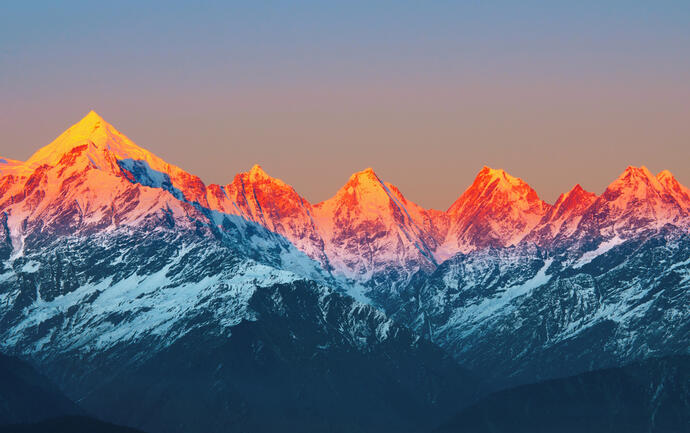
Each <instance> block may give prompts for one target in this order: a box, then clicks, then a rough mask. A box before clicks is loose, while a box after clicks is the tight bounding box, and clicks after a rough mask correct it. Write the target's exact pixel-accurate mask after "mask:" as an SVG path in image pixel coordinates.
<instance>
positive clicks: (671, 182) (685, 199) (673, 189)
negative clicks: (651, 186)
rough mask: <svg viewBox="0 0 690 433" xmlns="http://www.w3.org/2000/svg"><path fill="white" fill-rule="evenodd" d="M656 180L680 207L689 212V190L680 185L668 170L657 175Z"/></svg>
mask: <svg viewBox="0 0 690 433" xmlns="http://www.w3.org/2000/svg"><path fill="white" fill-rule="evenodd" d="M656 179H657V180H658V181H659V183H660V184H661V185H662V186H663V187H664V188H666V190H667V191H668V192H669V193H671V195H672V196H673V197H674V198H675V199H676V201H678V203H679V204H680V205H681V206H683V207H684V208H685V209H686V210H689V211H690V189H688V188H687V187H685V186H684V185H681V183H680V182H678V180H676V178H675V177H674V176H673V174H671V172H670V171H668V170H664V171H662V172H660V173H659V174H657V175H656Z"/></svg>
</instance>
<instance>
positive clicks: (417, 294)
mask: <svg viewBox="0 0 690 433" xmlns="http://www.w3.org/2000/svg"><path fill="white" fill-rule="evenodd" d="M689 221H690V193H689V192H688V189H687V188H686V187H684V186H683V185H681V184H680V183H678V181H677V180H676V179H675V178H673V176H672V175H671V174H670V173H669V172H667V171H663V172H661V173H659V174H658V175H657V176H653V175H652V174H651V173H650V172H649V170H647V169H646V168H644V167H641V168H635V167H629V168H627V169H626V170H625V171H624V172H623V174H621V176H620V177H619V178H618V179H616V180H615V181H614V182H613V183H611V185H609V187H608V188H607V189H606V191H604V193H603V194H601V195H600V196H597V195H595V194H593V193H590V192H587V191H584V190H583V189H582V188H581V187H580V186H579V185H577V186H575V187H574V188H573V189H572V190H571V191H569V192H568V193H565V194H563V195H561V197H559V199H558V201H557V202H556V203H555V204H554V205H549V204H547V203H545V202H544V201H542V200H541V199H539V197H538V196H537V194H536V192H535V191H534V190H533V189H532V188H531V187H530V186H529V185H527V184H526V183H525V182H524V181H522V180H520V179H518V178H515V177H512V176H510V175H509V174H507V173H505V172H504V171H503V170H494V169H490V168H488V167H485V168H483V169H482V170H481V171H480V172H479V174H478V175H477V177H476V179H475V181H474V183H473V184H472V185H471V186H470V187H469V188H468V189H467V190H466V191H465V192H464V193H463V194H462V195H461V196H460V198H459V199H458V200H457V201H456V202H455V203H454V204H453V205H452V206H451V207H450V208H449V209H448V211H446V212H442V211H435V210H427V209H424V208H422V207H420V206H418V205H416V204H414V203H413V202H411V201H410V200H408V199H406V198H405V197H404V196H403V194H402V193H401V192H400V191H399V190H398V189H397V188H396V187H395V186H394V185H392V184H390V183H388V182H385V181H382V180H381V179H380V178H379V176H378V175H376V173H375V172H374V171H373V170H371V169H367V170H364V171H362V172H358V173H355V174H353V175H352V177H351V178H350V179H349V180H348V181H347V183H346V184H345V185H344V186H343V187H342V188H341V189H340V190H339V191H338V192H337V193H336V195H335V196H334V197H332V198H331V199H328V200H326V201H324V202H322V203H318V204H311V203H309V202H308V201H307V200H306V199H304V198H303V197H301V196H300V195H299V194H298V193H297V192H296V191H295V190H294V189H293V188H292V187H291V186H289V185H288V184H286V183H285V182H283V181H281V180H279V179H275V178H272V177H270V176H269V175H268V174H267V173H265V172H264V171H263V170H262V169H261V167H259V166H255V167H253V168H252V169H251V170H250V171H249V172H247V173H241V174H238V175H237V176H235V178H234V180H233V181H232V182H231V183H229V184H226V185H208V186H207V185H205V184H204V183H203V182H202V181H201V180H200V179H199V178H198V177H196V176H193V175H191V174H188V173H186V172H185V171H183V170H182V169H180V168H178V167H175V166H172V165H170V164H167V163H166V162H164V161H163V160H161V159H160V158H159V157H157V156H155V155H153V154H152V153H150V152H148V151H146V150H144V149H142V148H140V147H138V146H137V145H136V144H134V143H133V142H132V141H131V140H129V139H128V138H127V137H125V136H124V135H123V134H121V133H120V132H119V131H117V130H116V129H115V128H114V127H112V126H111V125H109V124H108V123H107V122H105V121H104V120H103V119H102V118H101V117H100V116H98V115H97V114H96V113H94V112H91V113H89V114H88V115H87V116H86V117H85V118H84V119H82V120H81V121H80V122H79V123H77V124H76V125H74V126H73V127H72V128H70V129H68V130H67V131H66V132H65V133H63V134H62V135H60V136H59V137H58V138H57V139H56V140H55V141H54V142H53V143H51V144H50V145H48V146H46V147H44V148H42V149H40V150H39V151H38V152H36V153H35V154H34V155H33V156H32V157H31V158H29V160H28V161H26V162H20V161H13V160H9V159H7V158H0V258H2V260H3V262H2V263H3V264H2V269H1V270H0V272H2V273H1V274H0V287H2V292H1V293H0V305H1V306H3V307H4V310H2V311H3V313H2V314H3V318H1V319H0V322H2V323H3V329H5V330H6V332H5V334H4V335H3V338H5V341H8V342H10V343H11V344H14V345H17V346H22V347H26V348H27V349H26V350H30V351H33V350H35V351H37V352H41V351H42V350H44V349H43V348H49V347H62V348H65V347H67V346H69V347H70V348H80V347H84V348H88V347H103V348H107V347H110V346H109V345H111V344H118V342H119V341H133V340H137V339H140V338H147V339H150V340H151V341H152V342H155V344H159V345H164V344H167V343H166V341H167V342H169V341H174V339H175V338H181V336H183V333H182V332H183V331H182V330H184V329H188V328H189V327H190V326H192V327H193V326H194V323H195V322H194V321H195V320H196V319H197V318H196V317H195V316H194V314H195V313H194V312H195V311H197V310H200V309H201V310H208V309H211V308H217V309H218V311H219V313H222V315H223V317H224V319H223V320H221V319H220V318H219V319H218V320H219V322H218V323H219V325H218V329H220V330H223V329H226V328H228V327H231V326H233V324H236V323H237V320H243V319H247V320H250V319H251V313H250V312H249V310H248V309H247V308H246V304H247V302H248V301H247V297H248V296H249V297H251V296H252V290H254V289H252V287H264V286H266V285H270V284H274V283H277V282H289V281H297V280H314V281H317V282H318V283H319V284H320V286H323V287H334V288H338V289H344V290H345V291H346V292H347V293H349V294H351V295H352V296H354V297H356V298H357V299H358V300H361V301H368V302H372V303H374V304H375V305H376V306H378V307H380V308H382V309H384V310H385V311H386V312H387V313H389V314H394V315H395V316H396V317H397V318H399V320H401V321H403V323H405V324H408V325H410V326H412V327H414V328H415V329H417V330H418V331H419V332H420V333H423V334H424V335H427V336H428V337H429V338H431V339H433V341H435V342H437V343H439V344H441V345H443V346H444V347H445V348H447V349H449V350H450V351H451V352H452V353H454V354H455V355H457V356H458V359H461V360H463V361H466V362H468V363H469V364H471V365H478V366H481V365H484V363H485V365H492V364H491V360H492V359H498V358H500V357H505V359H513V360H515V363H514V364H511V365H497V366H496V371H497V372H501V371H503V372H508V371H509V370H510V369H511V368H515V367H516V365H521V366H522V367H520V371H519V372H517V373H515V374H516V375H519V374H524V375H527V374H528V372H529V371H532V372H534V371H537V370H538V368H537V367H535V364H534V363H535V362H537V361H536V360H535V359H533V358H530V354H533V353H543V354H545V355H544V356H546V357H548V356H554V357H555V356H556V355H555V354H556V353H557V351H556V349H555V348H557V347H560V346H564V347H566V346H567V345H572V344H576V343H578V342H582V341H585V340H579V338H580V336H583V335H590V336H592V335H593V336H602V335H603V336H606V338H607V339H608V340H607V342H606V343H604V342H602V341H603V340H602V338H603V337H597V338H599V339H598V340H597V339H596V338H595V339H594V340H593V341H596V343H597V344H599V343H601V347H603V348H604V350H603V351H602V352H599V353H598V354H596V356H594V355H592V358H596V359H597V362H599V363H600V364H606V362H608V361H611V362H614V361H615V360H618V359H622V358H626V357H634V356H637V355H642V354H644V353H646V352H645V351H649V352H650V353H656V351H662V349H663V347H679V344H680V343H687V341H686V340H683V338H682V336H683V335H688V333H687V326H688V325H687V320H688V319H687V318H688V316H689V314H688V310H687V307H686V305H689V303H688V302H687V285H688V278H689V277H688V268H689V267H690V265H689V264H688V263H689V262H688V259H687V257H685V256H684V251H685V252H687V250H688V249H689V247H688V242H687V233H688V227H690V225H689ZM153 234H156V235H160V236H161V237H162V239H165V241H164V242H163V241H155V242H154V241H153V240H152V241H151V242H150V243H148V244H147V243H146V242H147V241H146V240H147V239H149V237H148V236H153ZM151 239H153V238H151ZM165 242H167V243H169V244H170V245H171V246H174V248H176V250H175V251H173V250H171V251H170V252H169V253H167V254H162V255H161V256H160V260H161V262H160V263H157V264H156V265H155V266H154V265H150V267H146V266H147V265H146V264H147V263H148V260H149V259H146V258H144V259H142V257H141V254H144V257H149V255H155V254H156V251H157V250H156V248H163V249H164V250H166V248H167V247H165V245H164V244H165ZM89 244H91V248H88V245H89ZM74 254H78V255H80V256H79V257H81V258H80V260H83V261H85V262H89V264H90V266H93V267H95V269H100V273H99V274H87V273H83V272H82V273H81V274H80V273H79V272H77V270H76V268H75V266H74V264H73V263H70V261H73V260H74ZM226 256H227V257H226ZM65 257H71V259H70V260H66V259H65ZM151 260H153V259H151ZM179 262H184V263H186V266H187V267H181V265H180V263H179ZM196 262H198V263H200V264H204V263H207V262H208V266H202V267H201V268H200V270H198V271H191V270H190V269H195V268H194V267H193V266H192V265H191V263H196ZM108 263H111V264H110V265H109V264H108ZM195 272H196V274H198V275H196V274H195ZM200 275H203V277H201V276H200ZM133 287H136V289H133ZM324 290H325V289H324ZM106 301H107V302H106ZM221 301H222V304H223V305H217V304H215V302H221ZM8 312H12V313H11V314H10V313H8ZM535 312H539V313H538V314H537V313H535ZM75 313H78V314H76V315H75ZM638 317H642V318H643V319H644V320H643V319H640V320H641V321H637V320H638V319H637V318H638ZM655 323H661V324H662V325H659V327H656V326H654V324H655ZM224 324H225V325H224ZM72 325H74V326H75V328H71V327H70V326H72ZM89 327H95V329H97V330H98V335H102V337H99V338H98V339H96V340H93V339H87V338H86V335H87V333H84V332H82V330H83V329H85V328H89ZM640 327H641V328H640ZM602 329H603V330H602ZM684 331H685V332H684ZM81 334H83V335H81ZM94 335H95V334H94ZM94 335H91V336H92V337H94ZM80 337H84V338H85V339H80ZM94 338H95V337H94ZM157 338H160V341H158V340H156V339H157ZM166 339H167V340H166ZM170 339H172V340H170ZM655 339H656V340H655ZM58 340H59V341H60V342H59V343H58V342H57V341H58ZM513 340H515V341H519V342H520V343H519V344H518V345H511V344H505V342H506V341H508V342H510V341H513ZM655 341H656V342H655ZM657 342H658V343H657ZM60 344H64V345H67V346H60ZM582 344H585V343H582ZM492 348H494V349H495V348H499V349H501V350H504V351H500V350H499V351H498V352H496V351H493V352H492V350H494V349H492ZM552 351H553V352H552ZM470 352H472V353H474V355H473V356H474V358H471V359H470V358H469V355H467V356H466V354H468V353H470ZM577 362H579V361H577ZM583 362H584V361H583ZM574 368H575V367H574ZM554 374H555V373H554Z"/></svg>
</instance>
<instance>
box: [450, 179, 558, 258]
mask: <svg viewBox="0 0 690 433" xmlns="http://www.w3.org/2000/svg"><path fill="white" fill-rule="evenodd" d="M548 209H549V205H548V204H546V203H545V202H543V201H542V200H541V199H540V198H539V197H538V196H537V193H536V192H535V191H534V190H533V189H532V188H531V187H530V186H529V185H528V184H527V183H526V182H525V181H523V180H522V179H520V178H517V177H514V176H511V175H509V174H508V173H506V172H505V171H504V170H501V169H492V168H490V167H486V166H485V167H484V168H482V169H481V171H479V173H478V174H477V177H476V178H475V180H474V182H473V183H472V185H471V186H470V187H469V188H468V189H467V190H466V191H465V192H464V193H463V194H462V195H461V196H460V198H458V199H457V200H456V201H455V203H453V204H452V205H451V206H450V208H449V209H448V212H447V213H448V215H449V218H450V229H449V231H448V236H447V238H446V240H445V242H444V248H445V249H447V250H449V251H453V250H455V251H467V250H471V249H474V248H477V247H481V246H486V245H492V246H506V245H512V244H515V243H517V242H519V241H520V240H521V239H522V238H523V237H524V236H525V235H526V234H527V233H529V231H530V230H532V229H533V228H534V227H535V226H536V225H537V223H539V221H540V220H541V219H542V218H543V216H544V214H545V213H546V212H547V210H548Z"/></svg>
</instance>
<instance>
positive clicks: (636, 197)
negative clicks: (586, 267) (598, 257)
mask: <svg viewBox="0 0 690 433" xmlns="http://www.w3.org/2000/svg"><path fill="white" fill-rule="evenodd" d="M660 177H661V181H660V180H659V179H657V177H656V176H654V175H652V173H651V172H650V171H649V170H648V169H647V168H646V167H644V166H643V167H628V168H626V169H625V171H623V173H622V174H621V175H620V176H619V177H618V178H617V179H616V180H614V181H613V182H612V183H611V184H610V185H609V186H608V187H607V188H606V190H605V191H604V193H603V194H602V195H601V196H600V197H599V198H597V200H596V201H595V202H594V203H593V204H592V205H591V206H590V207H589V208H588V209H587V211H586V213H585V214H584V215H583V218H582V223H581V224H580V227H578V232H579V235H578V237H583V238H587V239H595V240H597V241H599V240H609V239H613V238H615V237H619V238H621V239H627V238H629V237H631V236H635V235H636V234H637V233H639V232H644V231H648V230H655V229H659V228H661V227H663V226H664V225H666V224H674V225H676V226H681V227H682V226H685V224H684V223H683V221H684V220H685V219H686V218H687V217H688V211H687V208H684V206H683V203H682V202H681V201H679V198H682V197H681V196H678V197H676V195H674V193H673V191H672V190H671V189H669V188H668V187H667V186H665V185H664V184H672V182H670V179H669V177H668V176H667V175H663V176H660ZM662 182H664V184H662ZM679 191H681V190H679Z"/></svg>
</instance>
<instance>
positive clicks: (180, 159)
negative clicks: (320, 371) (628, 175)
mask: <svg viewBox="0 0 690 433" xmlns="http://www.w3.org/2000/svg"><path fill="white" fill-rule="evenodd" d="M94 3H95V2H90V1H89V2H87V1H84V2H76V1H61V2H48V1H35V2H6V4H3V5H2V9H1V10H0V156H5V157H9V158H14V159H26V158H27V157H28V156H29V155H30V154H31V153H33V151H34V150H36V149H38V148H39V147H41V146H43V145H45V144H47V143H49V142H50V141H51V140H53V139H54V138H55V137H56V136H57V135H58V134H59V133H60V132H62V131H63V130H64V129H66V128H67V127H68V126H70V125H71V124H72V123H75V122H76V121H78V120H79V119H80V118H81V117H82V116H84V115H85V114H86V113H87V112H88V111H89V110H90V109H94V110H96V111H97V112H98V113H99V114H101V115H102V116H103V117H104V118H105V119H106V120H107V121H109V122H110V123H112V124H113V125H115V126H116V127H117V128H118V129H120V130H121V131H122V132H124V133H125V134H126V135H128V136H129V137H130V138H132V139H133V140H134V141H135V142H136V143H137V144H139V145H140V146H142V147H145V148H147V149H149V150H151V151H153V152H154V153H156V154H158V155H159V156H161V157H163V158H164V159H165V160H167V161H168V162H170V163H173V164H176V165H179V166H181V167H182V168H184V169H186V170H187V171H189V172H191V173H194V174H197V175H199V176H201V177H202V179H204V181H206V182H209V183H227V182H230V181H231V180H232V178H233V177H234V175H235V173H237V172H240V171H246V170H248V169H249V168H250V167H251V166H252V165H253V164H254V163H259V164H261V165H262V166H263V167H264V169H266V171H267V172H268V173H269V174H271V175H273V176H276V177H279V178H282V179H283V180H285V181H286V182H288V183H290V184H291V185H293V186H294V187H295V189H296V190H297V191H298V192H299V193H301V194H302V195H304V196H306V197H307V198H308V199H309V200H311V201H313V202H318V201H321V200H324V199H326V198H328V197H330V196H331V195H333V194H335V192H336V190H337V189H338V188H339V187H340V186H342V184H344V183H345V181H346V180H347V178H348V177H349V175H350V174H351V173H353V172H355V171H358V170H362V169H364V168H366V167H369V166H371V167H373V168H374V169H375V170H376V172H377V173H378V174H379V176H381V177H382V178H383V179H385V180H387V181H390V182H392V183H394V184H396V185H397V186H398V187H400V189H401V190H402V191H403V193H404V194H405V195H406V196H407V198H408V199H410V200H412V201H415V202H417V203H419V204H421V205H423V206H427V207H434V208H439V209H446V208H447V207H448V206H449V205H450V204H451V203H452V202H453V201H454V200H455V199H456V198H457V197H458V196H459V195H460V193H462V191H463V190H464V189H465V188H467V186H468V185H469V184H470V183H471V182H472V180H473V178H474V176H475V175H476V173H477V172H478V171H479V170H480V169H481V167H482V166H483V165H488V166H491V167H494V168H504V169H505V170H507V171H508V172H509V173H511V174H513V175H515V176H518V177H521V178H523V179H524V180H526V181H527V182H529V183H530V184H531V185H532V186H533V187H534V188H535V189H536V190H537V192H538V193H539V195H540V196H541V197H542V198H544V199H545V200H547V201H549V202H553V201H554V200H555V199H556V197H557V196H558V194H559V193H561V192H564V191H567V190H569V189H570V188H571V187H572V186H573V185H574V184H575V183H578V182H579V183H581V184H582V185H583V187H585V188H586V189H589V190H591V191H594V192H596V193H601V192H602V191H603V189H604V188H605V187H606V185H607V184H608V183H610V182H611V181H612V180H613V179H614V178H616V177H617V176H618V175H619V174H620V172H622V171H623V170H624V169H625V167H626V166H627V165H646V166H647V167H649V168H650V170H652V171H653V172H655V173H656V172H658V171H660V170H662V169H669V170H671V171H672V172H673V173H674V174H675V175H676V177H677V178H678V179H679V180H680V181H681V182H682V183H684V184H685V185H687V186H690V24H689V23H690V2H688V1H686V0H684V1H654V2H651V1H607V2H598V1H597V2H595V1H580V2H550V1H548V2H547V1H544V2H534V1H523V2H513V1H511V2H500V1H495V2H484V1H467V2H443V1H439V2H433V4H432V2H421V1H420V2H409V1H395V2H371V1H367V2H347V6H345V5H342V6H335V3H336V2H323V1H318V2H316V1H314V2H301V1H297V2H287V1H286V2H246V3H245V4H238V3H235V2H201V3H200V6H195V7H190V6H185V5H184V2H178V1H166V2H139V1H136V2H135V1H131V2H130V1H118V2H110V3H113V4H110V5H95V4H94ZM115 3H116V4H115ZM489 3H491V4H489ZM556 3H558V4H556ZM571 3H572V4H571ZM575 3H577V4H575ZM599 3H605V4H599Z"/></svg>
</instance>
